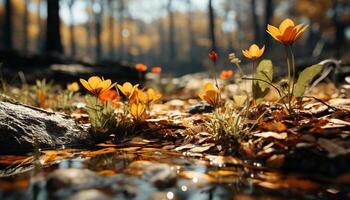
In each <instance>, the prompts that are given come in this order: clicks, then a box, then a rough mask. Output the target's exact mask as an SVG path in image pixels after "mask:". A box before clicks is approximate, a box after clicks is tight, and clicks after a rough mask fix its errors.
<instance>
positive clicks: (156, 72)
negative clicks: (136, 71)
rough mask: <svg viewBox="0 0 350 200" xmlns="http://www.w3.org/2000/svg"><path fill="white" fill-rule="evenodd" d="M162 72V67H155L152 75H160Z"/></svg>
mask: <svg viewBox="0 0 350 200" xmlns="http://www.w3.org/2000/svg"><path fill="white" fill-rule="evenodd" d="M161 72H162V68H161V67H153V68H152V73H153V74H160V73H161Z"/></svg>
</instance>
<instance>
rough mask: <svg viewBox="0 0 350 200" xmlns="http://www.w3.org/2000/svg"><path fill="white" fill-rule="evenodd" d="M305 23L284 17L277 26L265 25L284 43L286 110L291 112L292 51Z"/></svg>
mask: <svg viewBox="0 0 350 200" xmlns="http://www.w3.org/2000/svg"><path fill="white" fill-rule="evenodd" d="M307 27H308V26H307V25H306V26H304V24H299V25H295V24H294V22H293V21H292V20H291V19H285V20H284V21H283V22H282V23H281V24H280V25H279V27H278V28H277V27H275V26H272V25H270V24H269V25H267V32H268V33H269V34H270V35H271V36H272V37H273V38H274V39H275V40H276V41H278V42H280V43H281V44H283V45H284V47H285V50H286V61H287V66H288V91H287V96H288V107H289V108H288V110H289V111H290V112H293V107H292V99H293V96H294V85H295V73H296V72H295V59H294V53H293V44H294V42H295V41H296V40H297V39H298V38H299V37H300V36H301V35H302V34H303V33H304V32H305V30H306V29H307Z"/></svg>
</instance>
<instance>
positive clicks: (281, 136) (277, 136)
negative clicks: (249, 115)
mask: <svg viewBox="0 0 350 200" xmlns="http://www.w3.org/2000/svg"><path fill="white" fill-rule="evenodd" d="M254 136H259V137H263V138H269V137H272V138H275V139H279V140H284V139H286V138H287V137H288V134H287V133H286V132H283V133H276V132H272V131H268V132H262V133H256V134H254Z"/></svg>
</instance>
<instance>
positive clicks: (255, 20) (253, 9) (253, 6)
mask: <svg viewBox="0 0 350 200" xmlns="http://www.w3.org/2000/svg"><path fill="white" fill-rule="evenodd" d="M251 12H252V20H253V30H254V43H255V44H260V41H261V40H260V26H259V19H258V15H257V13H256V1H255V0H251Z"/></svg>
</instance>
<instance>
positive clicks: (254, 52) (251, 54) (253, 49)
mask: <svg viewBox="0 0 350 200" xmlns="http://www.w3.org/2000/svg"><path fill="white" fill-rule="evenodd" d="M264 51H265V46H263V47H262V48H259V46H258V45H256V44H253V45H251V46H250V47H249V49H247V50H242V53H243V55H244V56H245V57H246V58H248V59H249V60H251V61H252V96H253V99H255V92H254V79H255V68H256V64H257V62H256V61H257V60H258V59H259V58H260V57H261V56H262V55H263V53H264Z"/></svg>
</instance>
